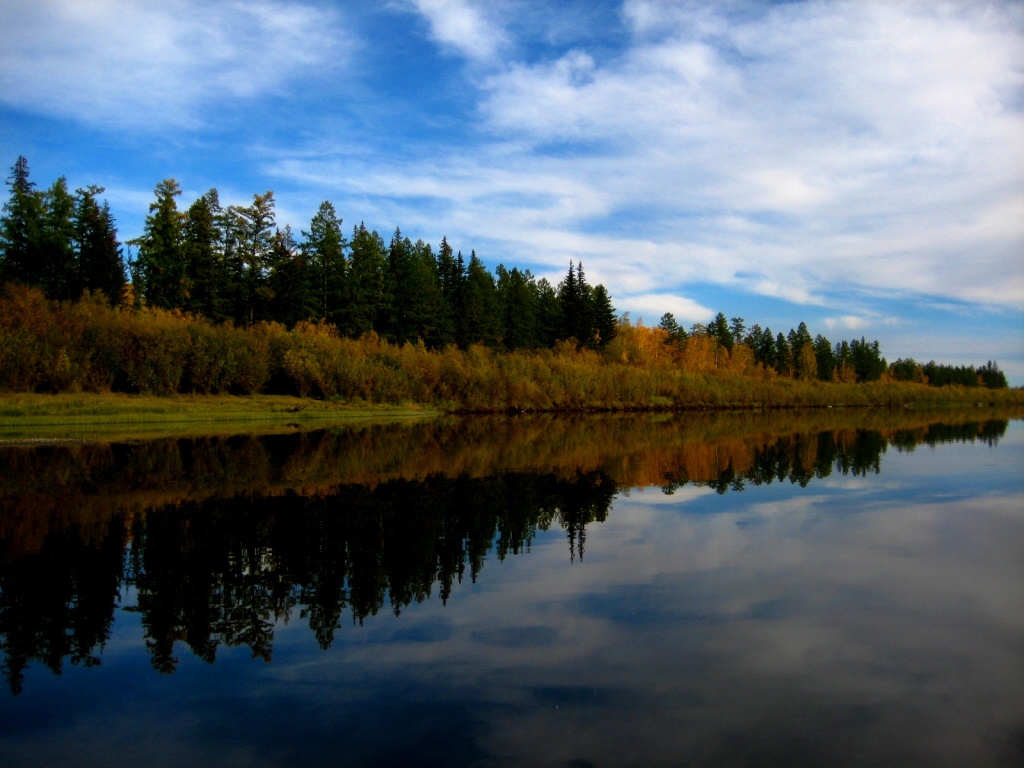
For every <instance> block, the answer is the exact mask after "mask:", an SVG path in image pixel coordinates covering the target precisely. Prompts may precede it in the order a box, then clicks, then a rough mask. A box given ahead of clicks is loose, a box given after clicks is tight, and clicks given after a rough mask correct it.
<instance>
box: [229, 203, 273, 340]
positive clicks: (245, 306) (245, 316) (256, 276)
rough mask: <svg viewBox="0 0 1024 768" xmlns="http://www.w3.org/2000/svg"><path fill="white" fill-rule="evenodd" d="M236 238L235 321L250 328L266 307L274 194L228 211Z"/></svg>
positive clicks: (233, 234) (234, 237) (234, 246)
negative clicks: (244, 323)
mask: <svg viewBox="0 0 1024 768" xmlns="http://www.w3.org/2000/svg"><path fill="white" fill-rule="evenodd" d="M228 215H229V216H230V219H231V236H232V238H233V251H234V254H233V260H234V262H235V265H234V272H235V275H234V279H235V280H237V281H238V282H237V288H236V290H235V296H236V308H235V320H236V321H243V322H246V323H248V324H249V325H251V324H252V323H254V322H256V321H257V320H261V319H263V318H262V317H260V312H261V311H263V310H264V309H265V307H266V299H267V297H268V295H269V294H268V289H267V286H266V281H267V276H268V273H269V260H270V250H271V246H272V244H273V237H274V229H275V227H274V220H275V212H274V193H273V191H267V192H265V193H264V194H262V195H253V200H252V205H250V206H246V207H240V206H231V207H230V208H229V209H228Z"/></svg>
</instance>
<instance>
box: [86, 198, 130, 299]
mask: <svg viewBox="0 0 1024 768" xmlns="http://www.w3.org/2000/svg"><path fill="white" fill-rule="evenodd" d="M102 192H103V187H96V186H90V187H86V188H85V189H78V190H76V194H77V205H76V206H75V236H76V239H77V243H78V254H77V256H78V269H77V277H78V286H77V290H76V291H75V292H74V294H75V297H76V298H77V296H78V294H80V293H81V291H100V292H102V293H103V294H104V295H105V296H106V297H107V299H108V300H109V301H110V303H111V304H115V305H116V304H119V303H120V301H121V292H122V291H123V290H124V285H125V275H124V259H123V257H122V255H121V244H120V243H119V242H118V241H117V227H116V226H115V225H114V218H113V216H111V214H110V206H109V205H108V204H107V203H106V201H104V203H103V205H100V204H99V202H98V201H97V200H96V196H97V195H99V194H101V193H102Z"/></svg>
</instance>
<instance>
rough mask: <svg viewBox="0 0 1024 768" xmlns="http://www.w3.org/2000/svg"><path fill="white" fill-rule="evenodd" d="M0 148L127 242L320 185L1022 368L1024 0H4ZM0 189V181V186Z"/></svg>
mask: <svg viewBox="0 0 1024 768" xmlns="http://www.w3.org/2000/svg"><path fill="white" fill-rule="evenodd" d="M0 28H2V29H4V43H3V45H0V162H2V163H3V164H4V168H5V171H6V172H5V177H7V176H9V173H10V168H11V166H13V165H14V162H15V160H16V159H17V157H18V156H19V155H24V156H25V157H26V158H27V159H28V161H29V165H30V169H31V174H32V180H33V181H34V182H36V184H37V185H39V186H40V187H43V188H45V187H48V186H49V185H50V184H51V183H52V182H53V181H54V180H55V179H57V178H58V177H60V176H66V177H67V179H68V183H69V186H70V187H71V188H72V189H74V188H76V187H84V186H87V185H89V184H97V185H100V186H103V187H105V192H104V195H103V197H105V198H106V200H107V201H108V202H109V203H110V206H111V210H112V212H113V214H114V216H115V218H116V220H117V224H118V231H119V234H120V237H121V239H122V241H127V240H129V239H131V238H133V237H136V236H138V235H139V234H140V233H141V231H142V227H143V225H144V221H145V217H146V214H147V212H148V206H149V204H150V203H151V202H152V201H153V198H154V195H153V190H154V188H155V186H156V185H157V184H158V183H159V182H160V181H161V180H162V179H166V178H175V179H177V181H178V182H179V183H180V185H181V187H182V189H183V194H182V197H181V199H180V207H181V208H182V209H184V208H186V207H187V206H188V205H189V204H190V203H191V202H192V201H193V200H195V199H196V198H198V197H199V196H200V195H202V194H203V193H204V192H206V191H207V190H208V189H210V188H213V187H216V188H217V189H218V190H219V192H220V196H221V202H222V203H224V204H237V205H247V204H249V203H251V202H252V197H253V195H254V194H258V193H263V192H266V191H267V190H273V191H274V197H275V200H276V203H277V223H278V225H279V226H282V227H283V226H284V225H285V224H289V225H291V227H292V228H293V230H294V231H295V232H296V233H297V234H298V233H300V232H301V230H303V229H308V228H309V222H310V219H311V218H312V216H313V214H314V213H315V212H316V210H317V208H318V206H319V205H320V203H321V201H323V200H330V201H331V202H332V203H333V204H334V207H335V208H336V210H337V212H338V215H339V216H341V217H342V218H343V219H344V222H345V223H344V227H345V229H346V231H347V232H351V229H352V228H353V227H354V226H356V225H358V224H359V223H360V222H365V224H366V226H367V227H369V228H371V229H376V230H377V231H378V232H379V233H380V234H381V235H382V236H383V237H384V239H385V240H390V237H391V235H392V233H393V232H394V231H395V228H396V227H400V228H401V230H402V233H403V234H404V235H406V236H409V237H411V238H412V239H413V240H417V239H423V240H424V241H426V242H428V243H431V244H432V245H434V246H435V248H436V246H437V244H438V243H439V242H440V240H441V238H442V237H443V236H446V237H447V238H448V241H449V242H450V243H451V244H452V246H453V247H454V248H455V249H457V250H461V251H463V252H464V253H465V254H466V255H467V256H468V254H469V253H470V251H473V250H475V251H476V253H477V255H478V256H480V258H481V259H483V261H484V263H485V264H487V265H488V266H489V267H490V268H492V269H493V268H494V267H496V266H497V265H498V264H505V265H506V266H508V267H509V268H511V267H513V266H518V267H520V268H529V269H531V270H532V271H533V273H534V274H535V275H536V276H537V277H538V278H540V277H546V278H548V279H549V280H551V281H552V282H553V283H555V282H558V281H559V280H560V279H561V278H562V277H563V276H564V274H565V273H566V271H567V270H568V266H569V262H570V260H572V261H575V262H580V261H582V262H583V264H584V267H585V269H586V275H587V280H588V282H589V283H590V284H592V285H596V284H598V283H602V284H604V285H605V286H606V287H607V288H608V290H609V292H610V294H611V297H612V301H613V304H614V305H615V307H616V309H617V311H619V312H620V313H622V312H628V313H629V316H630V319H631V320H632V321H633V322H638V321H641V320H642V321H643V322H644V323H645V324H647V325H656V324H657V323H658V321H659V319H660V317H661V316H662V314H663V313H665V312H672V313H673V314H674V315H675V317H676V319H677V320H678V321H679V322H680V323H681V324H682V325H684V326H689V325H691V324H693V323H698V322H701V323H706V322H708V321H709V320H711V319H712V318H713V317H714V316H715V315H716V314H717V313H718V312H724V313H725V315H726V316H727V317H730V318H731V317H742V318H744V320H745V321H746V325H747V326H748V327H749V326H750V325H752V324H754V323H758V324H760V325H761V326H762V327H765V326H767V327H770V328H771V329H772V330H773V331H775V332H779V331H782V332H783V333H786V332H788V331H789V329H790V328H793V327H796V326H797V325H798V324H799V323H800V322H806V323H807V326H808V328H809V329H810V331H811V333H812V335H814V334H817V333H821V334H823V335H825V336H826V337H828V338H829V339H830V340H831V341H833V342H836V341H839V340H841V339H853V338H861V337H862V336H863V337H866V338H867V339H868V340H874V339H877V340H878V341H879V342H880V344H881V349H882V353H883V355H885V356H886V357H887V358H888V359H889V360H890V361H892V360H895V359H897V358H907V357H913V358H915V359H917V360H918V361H920V362H927V361H928V360H936V361H937V362H940V363H947V364H953V365H982V364H984V363H986V362H987V361H989V360H994V361H996V362H997V363H998V365H999V366H1000V367H1001V368H1002V369H1003V370H1004V371H1005V372H1006V373H1007V375H1008V377H1009V378H1010V383H1011V384H1012V385H1024V2H1021V0H1002V1H998V0H993V1H992V2H986V0H970V1H969V2H941V1H936V0H923V1H922V2H917V1H916V0H903V1H901V2H891V1H885V2H873V1H872V0H855V1H853V2H841V1H831V0H822V1H817V0H796V1H795V2H775V3H771V2H764V1H762V2H753V1H748V0H721V1H720V2H687V1H686V0H680V1H678V2H674V1H672V0H617V1H613V0H559V1H558V2H551V1H550V0H381V1H380V2H365V1H357V0H309V1H307V2H285V1H283V0H247V1H246V2H241V1H239V2H232V1H231V0H159V2H156V1H153V2H151V1H150V0H121V1H119V0H5V1H4V2H0ZM5 199H6V194H5Z"/></svg>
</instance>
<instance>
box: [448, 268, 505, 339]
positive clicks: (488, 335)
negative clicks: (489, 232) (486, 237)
mask: <svg viewBox="0 0 1024 768" xmlns="http://www.w3.org/2000/svg"><path fill="white" fill-rule="evenodd" d="M463 291H464V293H463V299H462V308H461V309H462V312H461V314H460V316H459V320H460V322H459V345H460V346H462V347H468V346H469V345H470V344H478V343H479V344H486V345H488V346H494V345H496V344H497V343H498V339H499V338H501V335H502V328H501V322H500V321H501V312H500V311H499V309H498V292H497V288H496V286H495V284H494V278H493V277H492V276H491V273H490V272H488V271H487V268H486V267H485V266H484V263H483V262H482V261H481V260H480V259H479V257H477V255H476V251H473V252H472V253H471V254H470V257H469V266H468V267H467V268H466V280H465V285H464V289H463Z"/></svg>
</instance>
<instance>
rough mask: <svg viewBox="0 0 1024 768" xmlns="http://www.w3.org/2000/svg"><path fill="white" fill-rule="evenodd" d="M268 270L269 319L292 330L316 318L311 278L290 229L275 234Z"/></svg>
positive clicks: (266, 291) (288, 227)
mask: <svg viewBox="0 0 1024 768" xmlns="http://www.w3.org/2000/svg"><path fill="white" fill-rule="evenodd" d="M267 267H268V269H267V279H266V289H265V296H266V307H267V309H266V312H265V318H266V319H268V320H274V321H276V322H279V323H283V324H284V325H286V326H288V327H289V328H291V327H293V326H294V325H295V324H296V323H298V322H299V321H300V320H306V319H308V318H310V317H312V316H313V315H314V314H315V306H314V304H315V301H314V299H313V296H312V292H311V291H310V279H309V277H310V276H309V273H308V271H307V269H306V263H305V258H304V256H303V255H302V254H301V252H300V250H299V247H298V244H297V243H296V242H295V238H294V236H293V235H292V228H291V227H290V226H287V225H286V226H285V228H284V229H279V230H277V232H275V233H274V236H273V239H272V241H271V245H270V254H269V258H268V264H267Z"/></svg>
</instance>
